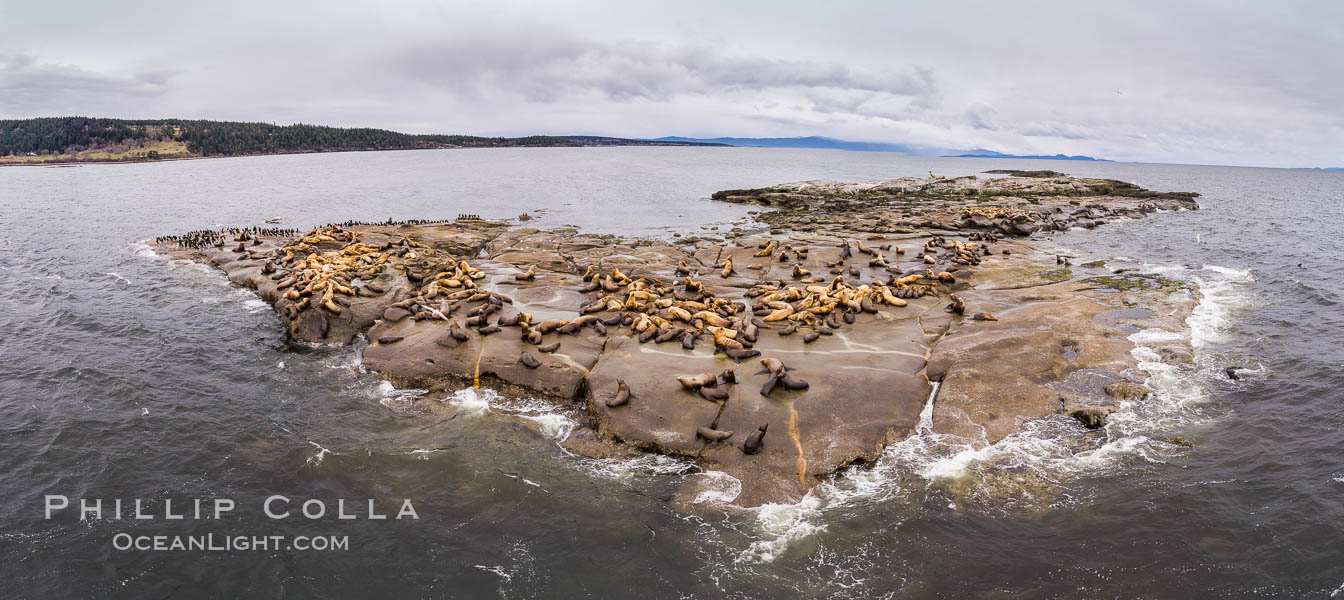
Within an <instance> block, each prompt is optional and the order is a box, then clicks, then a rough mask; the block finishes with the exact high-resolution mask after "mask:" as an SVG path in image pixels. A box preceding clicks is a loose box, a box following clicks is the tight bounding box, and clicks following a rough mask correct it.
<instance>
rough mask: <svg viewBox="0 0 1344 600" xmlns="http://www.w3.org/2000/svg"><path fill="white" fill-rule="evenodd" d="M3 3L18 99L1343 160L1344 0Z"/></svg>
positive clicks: (198, 114)
mask: <svg viewBox="0 0 1344 600" xmlns="http://www.w3.org/2000/svg"><path fill="white" fill-rule="evenodd" d="M387 4H391V6H383V5H381V4H380V3H369V2H359V3H355V2H343V1H342V0H328V1H327V2H320V3H318V2H315V3H311V4H308V3H305V4H302V5H300V4H286V3H281V2H274V1H272V2H257V3H247V2H226V3H225V2H221V3H212V4H210V5H206V4H203V3H182V2H164V3H154V2H124V3H107V2H81V1H74V2H60V3H55V2H31V1H29V2H24V1H20V0H0V117H6V118H24V117H33V116H54V115H72V114H79V115H87V116H112V117H127V118H150V117H168V116H171V117H184V118H211V119H227V120H255V121H269V122H277V123H293V122H300V121H301V122H306V123H321V124H331V125H342V126H375V127H386V128H391V129H396V130H401V131H410V132H422V133H468V134H478V135H523V134H595V135H612V136H622V137H658V136H663V135H684V136H697V137H713V136H721V135H727V136H754V137H777V136H806V135H825V136H832V137H838V138H844V139H851V140H863V141H881V142H892V143H900V144H906V145H911V146H916V147H925V148H990V149H995V150H999V151H1003V152H1014V153H1032V154H1035V153H1052V154H1053V153H1056V152H1063V153H1068V154H1090V155H1094V156H1104V157H1107V158H1113V159H1120V160H1144V161H1157V162H1198V163H1218V164H1253V165H1267V166H1315V165H1322V166H1325V165H1330V166H1344V109H1341V107H1342V106H1344V4H1341V3H1338V2H1334V1H1331V0H1321V1H1319V2H1277V3H1252V2H1232V1H1219V2H1212V1H1210V2H1186V3H1180V2H1172V1H1167V2H1146V1H1139V2H1126V3H1115V4H1114V5H1108V6H1096V7H1094V6H1091V4H1093V3H1078V2H1063V1H1061V2H1018V3H1011V5H1010V3H1002V2H988V1H984V2H979V1H962V2H944V3H930V2H920V3H911V4H909V5H900V4H897V3H891V2H888V3H880V4H879V3H872V4H874V6H866V5H864V4H861V3H857V2H855V3H848V2H845V3H831V4H835V5H836V6H829V5H828V4H827V3H818V2H806V3H804V2H798V3H790V2H738V3H733V2H714V3H709V2H691V1H681V2H675V3H665V4H645V3H637V2H629V1H614V2H603V1H590V2H582V3H572V4H561V3H541V2H529V3H515V4H510V3H504V2H398V3H387Z"/></svg>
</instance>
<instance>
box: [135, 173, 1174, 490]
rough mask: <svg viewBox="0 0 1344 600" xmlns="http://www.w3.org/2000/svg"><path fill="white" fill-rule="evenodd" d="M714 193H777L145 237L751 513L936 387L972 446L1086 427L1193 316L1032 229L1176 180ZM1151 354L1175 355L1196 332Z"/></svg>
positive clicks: (1082, 223)
mask: <svg viewBox="0 0 1344 600" xmlns="http://www.w3.org/2000/svg"><path fill="white" fill-rule="evenodd" d="M714 198H715V199H717V200H722V201H728V202H743V203H755V204H760V205H763V206H768V207H771V208H772V209H773V210H770V211H766V212H763V213H762V214H761V215H760V216H759V220H760V221H761V222H762V223H763V224H764V227H763V228H762V229H761V230H760V231H759V232H756V233H743V234H740V235H737V234H734V235H733V236H730V237H731V239H729V240H705V239H695V240H667V241H649V240H642V241H632V240H622V239H619V238H614V237H612V236H597V235H591V234H581V233H578V232H575V231H572V230H551V231H547V230H539V229H526V228H516V229H510V228H508V227H507V226H506V225H505V224H502V223H491V222H486V221H482V220H480V219H478V218H466V219H459V220H457V221H444V222H424V221H422V222H408V223H382V224H369V223H346V224H341V225H329V226H325V227H320V228H317V229H314V230H312V231H309V232H307V233H302V234H301V233H299V232H292V231H281V230H265V229H250V230H227V231H223V232H194V233H192V234H187V235H185V236H169V237H165V238H160V239H159V240H158V244H159V245H160V246H161V247H162V248H164V249H165V250H166V251H168V252H171V253H175V254H177V255H180V256H184V257H189V258H192V259H194V260H201V261H205V262H208V263H210V264H213V265H216V266H218V267H219V268H221V269H222V270H223V271H224V272H225V273H226V274H227V275H228V277H229V279H230V280H231V281H233V282H234V283H236V284H238V285H242V286H246V287H249V288H252V289H254V290H256V291H257V293H258V294H259V295H260V296H261V297H262V298H264V299H265V300H267V301H268V302H271V303H272V304H273V305H274V306H275V310H276V312H277V313H278V314H279V315H280V317H281V319H282V321H283V322H284V323H285V324H286V328H287V330H288V332H289V335H290V336H291V337H293V338H294V339H296V340H302V341H309V342H325V343H349V342H351V341H353V340H354V339H355V338H356V337H357V336H359V335H361V334H362V335H364V337H365V338H366V339H367V340H369V343H368V346H367V347H366V348H365V349H364V365H365V367H366V368H368V369H370V370H372V371H375V372H378V373H380V374H381V375H382V376H384V377H386V378H387V379H388V380H389V381H391V382H392V383H393V384H394V385H396V386H399V387H417V388H427V389H429V390H431V394H430V395H429V396H428V397H430V398H433V397H435V394H438V395H440V396H441V395H443V394H446V393H449V392H451V391H453V390H456V389H459V388H461V387H463V386H466V385H475V386H481V385H488V386H491V387H494V388H496V389H499V390H501V391H502V392H505V393H516V394H527V395H535V396H543V397H546V398H548V399H551V400H553V401H555V402H557V403H560V404H565V405H573V406H576V407H578V408H579V409H580V412H581V414H582V415H584V422H583V423H582V424H581V427H580V428H579V429H578V430H576V431H575V432H574V433H573V434H571V435H570V436H569V438H568V439H567V440H566V441H565V442H564V445H565V446H566V447H567V448H568V449H569V450H571V451H573V452H576V453H579V454H583V455H587V456H594V457H609V456H620V455H626V454H628V453H630V452H637V451H645V452H657V453H663V454H668V455H675V456H682V457H687V458H690V459H693V460H694V461H696V462H697V464H699V465H700V466H701V467H702V468H704V469H706V470H712V471H722V472H724V473H727V474H728V475H731V476H732V477H734V478H736V479H738V480H740V481H741V484H742V486H741V487H742V491H741V493H740V495H738V497H737V498H736V500H735V502H734V503H735V504H738V505H742V506H755V505H760V504H764V503H768V502H788V501H796V500H798V499H799V498H801V497H802V496H803V495H804V494H805V493H806V492H807V490H808V489H809V488H810V487H812V486H813V485H816V484H817V483H818V482H819V481H821V480H822V479H824V478H825V477H828V476H830V475H832V474H834V473H835V472H836V471H837V470H838V469H840V468H842V467H845V466H847V465H850V464H854V463H862V462H865V461H871V460H874V459H876V458H877V456H878V455H879V454H880V453H881V452H882V450H883V448H884V447H885V446H886V445H888V444H891V443H893V442H896V441H899V440H901V439H904V438H905V437H907V436H910V435H913V434H915V433H916V430H917V429H918V428H919V427H920V426H921V412H922V411H924V410H925V408H926V406H927V405H928V403H929V402H932V403H933V404H932V419H931V422H928V423H926V424H928V425H931V427H932V430H933V431H936V432H941V433H949V434H955V435H959V436H963V437H965V438H967V439H968V440H970V441H971V443H972V444H974V445H985V444H992V443H994V442H996V441H998V440H1000V439H1002V438H1003V437H1005V436H1007V435H1011V434H1012V433H1014V432H1016V431H1018V430H1019V429H1020V428H1021V426H1022V424H1023V423H1025V422H1027V421H1029V420H1033V419H1039V418H1042V417H1045V416H1048V415H1051V414H1057V413H1062V414H1067V415H1071V416H1073V417H1075V418H1077V419H1078V420H1079V421H1080V423H1081V424H1082V425H1085V426H1087V427H1097V426H1099V425H1101V424H1102V423H1104V420H1105V418H1106V416H1107V415H1108V414H1109V413H1110V412H1112V411H1114V410H1116V408H1117V407H1119V406H1120V404H1121V403H1123V402H1138V401H1142V399H1143V398H1144V396H1145V395H1146V394H1147V393H1148V391H1147V388H1144V387H1143V386H1142V385H1141V380H1142V376H1141V374H1139V373H1138V372H1137V371H1136V369H1135V367H1136V365H1137V361H1136V359H1135V358H1133V357H1132V356H1131V352H1130V351H1131V350H1132V349H1133V348H1134V344H1133V342H1130V341H1129V340H1128V336H1129V335H1131V334H1132V333H1134V332H1136V331H1140V330H1143V329H1149V328H1161V329H1166V330H1168V331H1180V330H1182V329H1183V328H1184V318H1185V317H1186V316H1188V315H1189V312H1190V310H1192V309H1193V307H1194V304H1195V302H1196V300H1197V298H1194V297H1193V292H1192V291H1191V290H1189V289H1188V288H1186V287H1185V286H1182V285H1180V284H1177V283H1175V282H1169V281H1166V280H1161V279H1160V278H1155V277H1153V276H1149V275H1143V276H1138V275H1132V274H1124V273H1112V272H1110V271H1108V270H1107V269H1106V268H1105V265H1104V263H1089V264H1088V265H1078V266H1075V265H1072V264H1070V263H1069V262H1068V260H1067V258H1065V257H1061V256H1055V255H1052V254H1047V253H1045V252H1043V251H1041V250H1040V249H1039V248H1038V247H1037V246H1036V245H1035V244H1034V243H1033V242H1031V241H1030V240H1026V239H1024V237H1023V236H1027V235H1029V234H1031V233H1034V232H1037V231H1041V230H1058V229H1067V228H1070V227H1091V226H1096V225H1098V224H1101V223H1104V222H1105V221H1107V220H1110V219H1115V218H1120V217H1124V218H1141V217H1142V216H1144V215H1146V214H1148V213H1151V212H1153V211H1156V210H1178V209H1193V208H1197V206H1196V205H1195V202H1194V200H1193V195H1190V194H1177V193H1154V192H1149V191H1146V190H1142V189H1139V188H1136V187H1134V186H1132V185H1129V184H1125V183H1122V182H1116V181H1110V180H1097V179H1075V178H1069V177H1059V176H1055V174H1052V173H1032V174H1030V176H1024V177H1005V178H993V179H984V178H975V177H961V178H954V179H946V178H930V179H918V178H902V179H896V180H890V181H883V182H869V183H835V182H802V183H796V184H786V185H781V186H774V187H770V188H762V189H756V190H732V191H726V192H719V193H716V194H715V195H714ZM767 229H768V231H767ZM1164 348H1166V353H1169V354H1172V355H1175V356H1180V355H1181V353H1185V355H1189V345H1188V341H1184V342H1182V341H1180V340H1173V341H1172V342H1171V343H1168V344H1166V345H1165V346H1161V347H1159V348H1158V352H1163V349H1164ZM935 382H936V383H938V386H937V387H936V388H935V386H934V383H935ZM935 389H936V390H937V392H936V397H935V396H933V394H934V391H935ZM571 403H572V404H571ZM762 427H764V430H762ZM691 481H695V479H692V480H691ZM691 485H694V484H693V483H692V484H691ZM688 493H689V492H688ZM690 495H692V496H693V495H694V494H693V493H692V494H690Z"/></svg>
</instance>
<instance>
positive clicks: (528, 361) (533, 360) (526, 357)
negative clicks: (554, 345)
mask: <svg viewBox="0 0 1344 600" xmlns="http://www.w3.org/2000/svg"><path fill="white" fill-rule="evenodd" d="M518 362H521V363H523V366H524V367H527V368H529V369H535V368H537V367H540V366H541V361H539V360H537V357H535V356H532V354H531V353H530V352H528V351H526V350H524V351H523V353H522V355H520V356H519V357H518Z"/></svg>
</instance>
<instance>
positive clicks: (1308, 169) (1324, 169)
mask: <svg viewBox="0 0 1344 600" xmlns="http://www.w3.org/2000/svg"><path fill="white" fill-rule="evenodd" d="M1297 170H1299V171H1344V167H1298V168H1297Z"/></svg>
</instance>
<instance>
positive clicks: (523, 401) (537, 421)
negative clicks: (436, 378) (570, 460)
mask: <svg viewBox="0 0 1344 600" xmlns="http://www.w3.org/2000/svg"><path fill="white" fill-rule="evenodd" d="M447 402H449V403H450V404H452V405H453V406H456V407H458V408H460V409H462V410H463V411H464V414H467V415H483V414H487V413H494V414H501V415H507V416H511V417H514V418H518V419H522V420H524V421H528V422H531V423H533V424H534V425H535V426H536V427H537V430H538V431H539V432H540V433H541V434H542V435H544V436H546V437H549V438H552V439H554V440H556V441H557V442H563V441H564V440H565V439H566V438H568V437H569V434H570V433H572V432H573V431H574V428H575V427H576V426H578V423H577V422H576V421H575V420H574V419H573V418H571V417H570V416H568V415H566V414H564V413H562V412H560V411H559V410H558V409H557V407H556V406H555V405H554V404H553V403H551V402H547V401H545V400H541V399H538V398H509V397H506V396H503V395H501V394H500V393H499V392H497V391H495V390H493V389H490V388H480V389H474V388H463V389H460V390H457V391H456V392H453V394H452V395H451V396H449V397H448V399H447Z"/></svg>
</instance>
